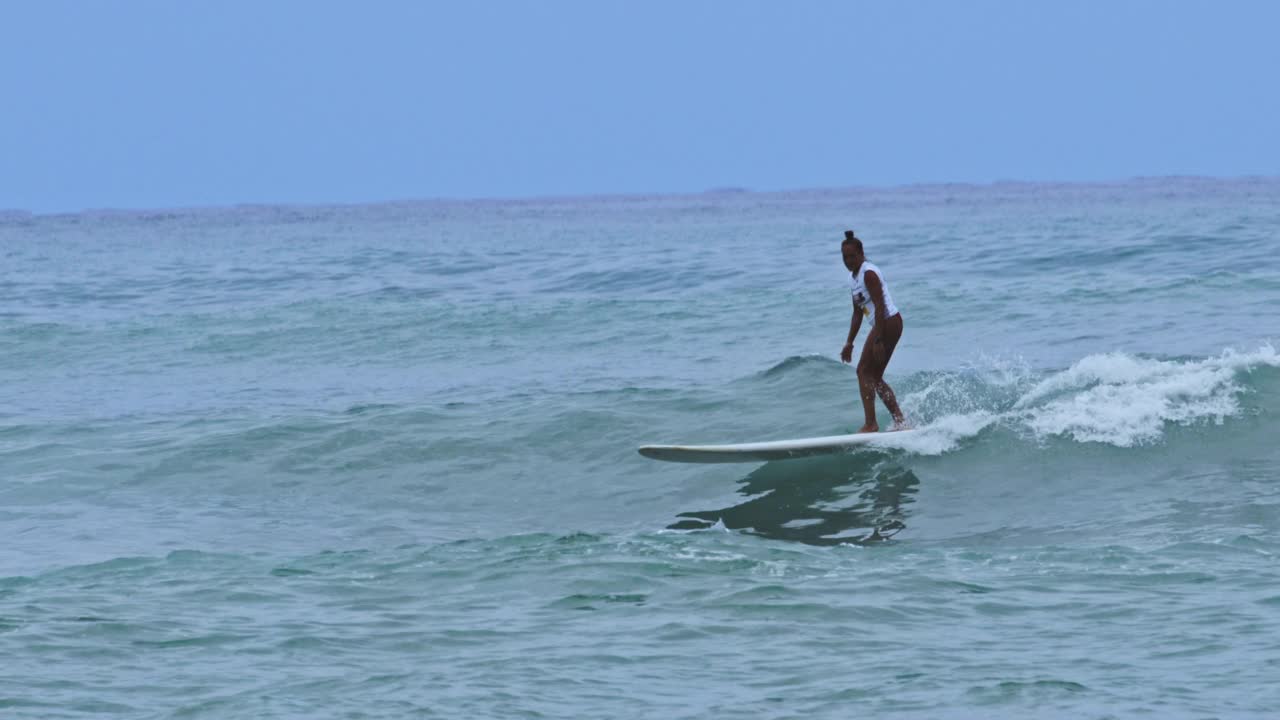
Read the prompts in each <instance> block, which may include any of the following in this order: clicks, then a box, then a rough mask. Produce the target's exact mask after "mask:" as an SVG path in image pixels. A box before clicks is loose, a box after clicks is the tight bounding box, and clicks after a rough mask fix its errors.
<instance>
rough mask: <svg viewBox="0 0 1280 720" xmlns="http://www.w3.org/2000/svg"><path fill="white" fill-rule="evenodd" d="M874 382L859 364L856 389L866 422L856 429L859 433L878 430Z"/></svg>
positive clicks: (875, 381)
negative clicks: (860, 397) (860, 398)
mask: <svg viewBox="0 0 1280 720" xmlns="http://www.w3.org/2000/svg"><path fill="white" fill-rule="evenodd" d="M876 383H877V380H875V379H873V378H872V377H871V374H870V372H868V371H866V370H863V368H862V367H861V365H859V367H858V391H859V392H860V394H861V395H862V412H863V414H864V415H865V416H866V424H864V425H863V426H862V428H861V429H860V430H858V432H860V433H865V432H880V425H879V424H878V423H877V422H876V390H875V388H876Z"/></svg>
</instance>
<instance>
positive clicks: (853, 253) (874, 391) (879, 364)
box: [840, 232, 907, 433]
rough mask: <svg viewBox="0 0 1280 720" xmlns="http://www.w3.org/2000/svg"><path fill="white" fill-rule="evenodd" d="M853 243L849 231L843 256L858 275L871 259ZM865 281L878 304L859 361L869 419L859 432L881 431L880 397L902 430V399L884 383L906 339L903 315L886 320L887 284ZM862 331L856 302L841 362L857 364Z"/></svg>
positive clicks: (876, 279)
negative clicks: (856, 351) (857, 342)
mask: <svg viewBox="0 0 1280 720" xmlns="http://www.w3.org/2000/svg"><path fill="white" fill-rule="evenodd" d="M853 240H854V238H853V233H852V232H846V233H845V242H844V243H842V244H841V245H840V255H841V256H842V258H843V259H844V266H845V267H846V268H848V269H849V272H853V273H856V272H857V271H858V269H859V268H861V267H862V263H864V262H866V259H867V257H866V255H865V254H864V253H863V251H862V248H861V243H860V242H856V243H855V242H853ZM863 282H864V283H866V286H867V291H868V292H869V293H871V298H872V300H873V301H874V302H875V308H876V322H875V324H874V325H873V326H872V327H871V332H870V333H869V334H868V335H867V341H866V342H865V343H864V344H863V346H862V357H861V358H860V359H859V360H858V390H859V392H860V394H861V395H862V411H863V414H864V415H865V416H866V417H865V420H866V423H865V424H864V425H863V426H862V428H861V429H859V430H858V432H860V433H867V432H879V431H880V425H879V423H877V422H876V395H879V396H880V399H881V400H882V401H884V406H885V407H886V408H888V410H889V414H890V415H892V416H893V424H894V428H898V429H900V428H902V427H905V426H906V422H907V421H906V418H905V417H903V415H902V408H900V407H898V398H897V397H896V396H895V395H894V394H893V388H891V387H889V383H887V382H885V381H884V370H885V368H886V367H888V365H889V360H890V358H892V357H893V350H894V348H895V347H897V345H898V338H900V337H902V314H901V313H899V314H897V315H895V316H894V317H893V318H886V317H885V301H884V284H883V283H881V282H880V277H879V276H878V275H876V274H875V272H873V271H871V270H868V271H867V272H866V274H865V275H864V276H863ZM861 328H862V307H861V306H860V305H858V304H857V303H854V306H853V318H852V319H850V321H849V338H848V340H846V341H845V344H844V348H843V349H841V350H840V360H841V362H845V363H850V362H853V340H854V338H856V337H857V336H858V330H860V329H861Z"/></svg>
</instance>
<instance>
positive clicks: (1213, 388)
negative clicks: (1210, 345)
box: [1009, 345, 1280, 447]
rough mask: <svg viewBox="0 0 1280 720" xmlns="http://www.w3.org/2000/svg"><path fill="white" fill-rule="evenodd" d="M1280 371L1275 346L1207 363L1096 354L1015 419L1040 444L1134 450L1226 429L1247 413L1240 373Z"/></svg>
mask: <svg viewBox="0 0 1280 720" xmlns="http://www.w3.org/2000/svg"><path fill="white" fill-rule="evenodd" d="M1258 365H1270V366H1280V356H1277V354H1276V351H1275V349H1274V348H1273V347H1271V346H1269V345H1268V346H1264V347H1262V348H1260V349H1259V350H1257V351H1255V352H1253V353H1244V354H1242V353H1236V352H1232V351H1227V352H1224V353H1223V354H1222V355H1220V356H1218V357H1216V358H1208V359H1205V360H1198V361H1195V360H1189V361H1175V360H1155V359H1149V358H1137V357H1133V356H1130V355H1125V354H1123V353H1108V354H1103V355H1090V356H1088V357H1086V358H1083V359H1081V360H1080V361H1079V362H1077V363H1075V364H1074V365H1072V366H1071V367H1070V368H1068V369H1067V370H1064V371H1062V372H1060V373H1057V374H1055V375H1052V376H1050V377H1048V378H1045V379H1044V380H1042V381H1041V382H1040V383H1038V384H1037V385H1036V386H1035V387H1034V388H1032V389H1031V390H1030V391H1029V392H1028V393H1026V394H1025V395H1023V396H1022V397H1020V398H1019V399H1018V401H1017V402H1016V403H1015V404H1014V410H1013V411H1012V412H1011V413H1009V415H1010V416H1011V417H1013V418H1016V419H1017V420H1020V421H1021V422H1022V423H1023V424H1025V425H1026V427H1028V428H1030V429H1031V431H1032V432H1034V433H1035V434H1036V435H1037V436H1038V437H1041V438H1043V437H1048V436H1065V437H1070V438H1072V439H1074V440H1077V441H1079V442H1102V443H1108V444H1111V445H1116V446H1119V447H1131V446H1134V445H1140V444H1144V443H1149V442H1153V441H1155V440H1157V439H1159V437H1160V435H1161V432H1162V431H1163V429H1164V426H1165V423H1170V422H1172V423H1178V424H1183V425H1187V424H1193V423H1197V422H1214V423H1221V422H1222V421H1223V420H1224V419H1225V418H1227V417H1231V416H1233V415H1235V414H1236V413H1237V412H1238V411H1239V401H1238V397H1239V395H1240V393H1241V392H1242V391H1243V390H1242V388H1241V387H1240V386H1239V385H1238V384H1237V383H1236V381H1235V378H1236V374H1237V373H1238V372H1239V371H1241V370H1247V369H1249V368H1251V367H1255V366H1258Z"/></svg>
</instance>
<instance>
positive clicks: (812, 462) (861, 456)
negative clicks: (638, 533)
mask: <svg viewBox="0 0 1280 720" xmlns="http://www.w3.org/2000/svg"><path fill="white" fill-rule="evenodd" d="M740 482H741V483H742V487H740V488H738V492H739V493H741V494H742V495H746V496H747V497H749V498H750V499H749V500H747V501H745V502H742V503H739V504H737V505H733V506H730V507H727V508H723V509H721V510H703V511H697V512H686V513H680V515H678V517H680V518H681V519H680V520H679V521H677V522H675V523H673V524H671V525H669V526H668V528H669V529H672V530H697V529H703V528H708V527H711V526H713V525H715V523H716V522H717V521H720V522H723V523H724V526H725V527H726V528H729V529H730V530H743V531H746V532H750V533H753V534H756V535H760V536H763V537H767V538H772V539H775V540H792V541H796V542H803V543H809V544H811V545H838V544H841V543H854V544H873V543H877V542H881V541H884V540H887V539H888V538H890V537H892V536H893V535H895V534H897V533H898V532H899V531H901V530H902V529H903V528H905V527H906V524H905V522H906V516H907V510H906V506H908V505H910V504H911V503H912V502H914V500H915V497H914V495H915V493H916V490H917V486H918V485H919V480H918V479H917V478H916V476H915V474H914V473H912V472H911V470H910V469H908V468H906V467H905V466H903V465H901V464H899V463H897V462H895V461H894V459H893V458H892V457H890V456H888V455H884V454H880V453H858V454H856V455H831V456H826V457H815V458H805V459H800V460H787V461H782V462H771V463H766V464H764V465H762V466H761V467H760V468H758V469H757V470H755V471H754V472H752V473H751V474H750V475H748V476H746V477H745V478H743V479H742V480H741V481H740Z"/></svg>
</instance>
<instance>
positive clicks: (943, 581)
mask: <svg viewBox="0 0 1280 720" xmlns="http://www.w3.org/2000/svg"><path fill="white" fill-rule="evenodd" d="M1277 197H1280V184H1278V183H1277V181H1275V180H1267V179H1258V180H1241V181H1206V180H1195V179H1166V180H1146V181H1137V182H1132V183H1123V184H1114V185H997V186H988V187H970V186H936V187H911V188H901V189H895V190H857V191H816V192H805V193H785V194H758V193H727V194H726V193H717V194H711V195H703V196H691V197H668V196H660V197H659V196H655V197H633V198H605V199H581V200H556V201H525V202H473V203H461V202H455V203H446V202H441V203H401V204H391V205H379V206H354V207H318V208H275V207H243V208H234V209H225V210H206V211H180V212H152V213H149V212H138V213H129V212H119V213H91V214H81V215H66V216H47V217H44V216H26V215H22V216H17V215H14V216H12V217H10V216H0V248H3V250H2V251H0V252H3V254H4V256H3V257H4V264H5V268H6V270H10V272H6V273H3V274H0V539H3V542H0V657H12V658H22V659H23V661H22V662H18V663H7V664H6V666H5V667H6V672H4V673H0V714H3V715H4V716H5V717H16V718H43V717H55V716H56V717H97V716H103V715H108V714H111V715H115V716H119V717H140V718H141V717H157V716H165V717H168V716H192V717H201V716H203V717H250V716H252V717H266V718H295V717H319V716H334V715H351V716H370V717H404V716H407V715H427V716H430V715H445V716H452V715H459V714H466V715H468V716H474V717H494V718H497V717H504V718H505V717H513V716H534V715H544V716H555V717H593V718H594V717H668V716H672V717H694V716H697V717H703V716H708V715H713V714H724V713H738V714H743V715H746V716H751V717H793V716H797V715H801V714H803V715H805V716H806V717H845V716H847V715H848V710H849V708H850V707H852V706H867V707H871V708H873V711H872V712H873V714H875V715H877V716H890V717H1010V718H1013V717H1028V716H1031V717H1044V716H1048V717H1067V716H1070V717H1076V716H1084V717H1095V716H1106V715H1118V716H1128V715H1138V714H1159V715H1161V716H1168V715H1170V714H1172V715H1174V716H1187V717H1203V716H1231V717H1241V718H1248V717H1259V718H1261V717H1268V716H1269V715H1270V714H1271V712H1272V710H1273V709H1274V708H1275V707H1277V706H1280V694H1277V691H1274V690H1271V689H1270V688H1272V687H1273V686H1274V683H1273V682H1271V676H1270V674H1268V672H1267V669H1268V668H1269V667H1270V666H1271V664H1273V663H1272V661H1273V660H1274V657H1275V655H1276V647H1275V643H1274V642H1272V641H1270V640H1269V638H1274V637H1280V616H1277V615H1276V612H1275V610H1276V608H1277V607H1280V592H1278V591H1277V590H1276V588H1277V587H1280V569H1277V566H1276V563H1275V557H1276V556H1277V554H1278V553H1280V486H1278V485H1277V482H1276V481H1277V478H1280V445H1278V444H1277V443H1276V438H1277V437H1280V420H1278V417H1280V415H1278V414H1277V408H1280V355H1278V354H1277V351H1276V349H1275V348H1276V341H1277V336H1280V275H1277V272H1276V269H1275V258H1276V257H1277V254H1276V251H1277V237H1276V232H1277V228H1280V204H1278V203H1277V201H1276V198H1277ZM848 226H852V227H854V228H856V229H857V230H858V231H859V235H860V236H862V237H864V238H865V239H866V242H867V247H868V253H869V255H870V257H872V259H873V260H874V261H875V262H876V263H877V264H878V265H879V266H880V267H881V268H882V269H883V270H884V271H885V274H886V277H887V279H888V282H889V283H890V285H891V287H892V290H893V295H894V299H895V301H896V302H897V303H898V305H899V306H900V308H901V309H902V311H903V314H904V318H905V332H904V335H903V340H902V343H901V345H899V348H898V351H897V354H896V355H895V357H894V360H893V363H892V364H891V365H890V368H889V373H888V375H887V379H888V381H889V382H891V383H892V384H893V386H894V389H895V391H896V393H897V395H898V397H899V399H900V400H901V402H902V405H903V407H904V409H905V410H906V412H907V413H908V415H909V417H910V419H911V421H912V422H913V423H914V424H915V425H916V426H917V427H918V428H919V429H920V431H919V432H917V433H913V434H911V435H904V436H901V437H900V438H898V439H897V441H895V443H894V446H893V447H891V448H888V449H883V450H874V451H863V452H855V453H851V454H847V455H836V456H827V457H815V458H806V459H803V460H794V461H785V462H774V463H765V464H761V465H758V466H752V465H745V466H739V465H728V466H686V465H678V464H667V463H657V462H654V461H650V460H646V459H644V458H642V457H640V456H639V455H638V454H637V453H636V452H635V448H636V447H637V446H638V445H640V444H644V443H650V442H655V443H661V442H690V443H715V442H745V441H753V440H774V439H783V438H796V437H807V436H815V435H830V434H837V433H843V432H850V431H852V430H853V429H855V428H856V427H857V426H858V425H860V424H861V416H862V411H861V407H860V404H859V400H858V397H857V387H856V378H855V376H854V372H853V370H852V368H850V367H849V366H846V365H843V364H842V363H840V362H839V361H838V359H837V357H836V355H837V353H838V350H839V346H840V344H841V343H842V342H843V339H844V335H845V333H846V332H847V329H848V322H849V311H850V308H849V301H848V295H847V289H845V285H844V278H843V277H842V275H841V268H840V265H839V258H838V257H837V253H838V249H839V247H838V243H839V239H840V236H841V234H840V231H841V230H843V229H844V228H845V227H848ZM860 342H861V339H860ZM880 417H881V419H882V422H887V417H886V415H885V414H884V411H883V409H881V411H880ZM106 667H109V668H111V671H110V672H104V670H103V668H106ZM1170 708H1176V710H1171V709H1170Z"/></svg>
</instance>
